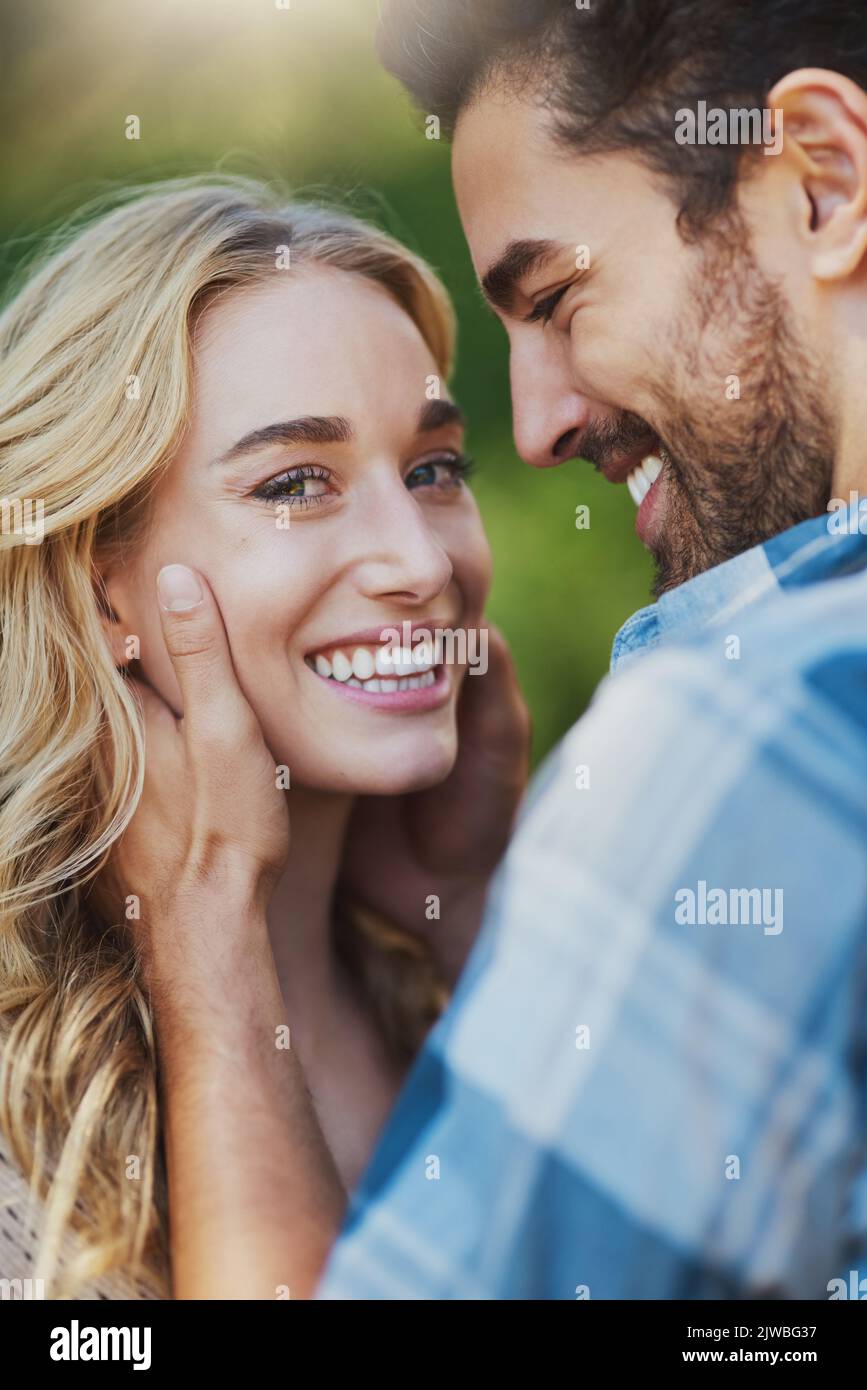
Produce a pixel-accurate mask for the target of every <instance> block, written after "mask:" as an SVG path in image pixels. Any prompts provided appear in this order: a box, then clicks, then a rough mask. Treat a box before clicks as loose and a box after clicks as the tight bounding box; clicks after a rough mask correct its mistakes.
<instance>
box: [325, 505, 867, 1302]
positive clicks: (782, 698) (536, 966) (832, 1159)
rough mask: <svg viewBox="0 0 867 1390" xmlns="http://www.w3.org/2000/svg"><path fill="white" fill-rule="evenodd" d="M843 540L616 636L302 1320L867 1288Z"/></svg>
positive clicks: (865, 1094)
mask: <svg viewBox="0 0 867 1390" xmlns="http://www.w3.org/2000/svg"><path fill="white" fill-rule="evenodd" d="M853 530H854V532H855V533H854V534H848V533H844V534H842V535H831V534H829V528H828V523H827V519H826V518H824V517H820V518H818V519H816V520H814V521H809V522H806V523H805V524H803V525H801V526H798V527H796V528H794V529H793V530H791V531H788V532H786V533H785V534H784V535H782V536H779V537H777V538H775V539H774V540H773V541H771V542H769V543H768V544H766V545H765V546H762V547H758V548H756V549H755V550H752V551H750V552H748V553H746V554H744V555H742V556H739V557H737V558H736V559H735V560H732V561H730V562H728V563H727V564H725V565H722V566H720V567H719V568H717V569H715V570H712V571H709V572H707V573H706V574H703V575H701V576H699V577H698V578H696V579H694V580H692V581H690V583H688V584H685V585H683V586H682V587H681V588H679V589H677V590H675V591H672V592H671V593H670V594H668V595H666V596H664V597H663V598H662V599H661V600H660V601H659V602H658V603H657V604H654V605H653V606H651V607H649V608H645V609H642V610H641V612H639V613H637V614H635V615H634V616H633V617H632V618H631V619H630V620H629V622H628V623H626V625H625V626H624V628H622V629H621V631H620V633H619V634H618V636H617V639H616V641H615V645H614V652H613V657H612V674H611V675H609V677H608V678H607V679H606V680H605V681H604V682H603V683H602V685H601V686H600V689H599V691H598V693H597V696H596V699H595V700H594V702H593V705H592V706H591V708H590V710H589V711H588V713H587V714H586V715H585V716H584V718H582V719H581V720H580V721H579V722H578V723H577V724H576V725H575V726H574V728H573V729H572V730H571V732H570V733H569V734H568V735H567V737H566V738H565V739H564V741H563V742H562V743H561V744H560V746H559V747H558V749H556V750H555V752H554V753H553V754H552V755H551V756H550V757H549V759H548V760H547V761H546V763H545V764H544V765H543V767H542V769H541V770H540V772H539V774H538V775H537V778H536V781H535V783H534V785H533V788H532V790H531V793H530V795H529V797H528V800H527V803H526V805H525V808H524V811H523V813H522V818H521V822H520V825H519V828H518V831H517V834H516V835H515V837H514V839H513V842H512V845H511V848H510V850H509V853H508V855H507V856H506V859H505V861H504V863H503V865H502V867H501V870H500V872H499V874H498V876H497V879H496V880H495V883H494V886H493V889H492V893H491V897H490V900H489V904H488V910H487V913H486V918H485V923H484V926H483V929H482V932H481V934H480V937H479V939H478V941H477V944H476V947H475V950H474V952H473V955H472V956H471V958H470V961H469V963H468V966H467V969H466V971H465V973H464V976H463V977H462V979H461V982H460V985H459V988H458V990H457V992H456V995H455V998H454V1000H453V1003H452V1006H451V1007H450V1009H449V1010H448V1011H447V1013H446V1015H445V1016H444V1018H443V1019H442V1020H441V1022H440V1023H439V1024H438V1026H437V1027H436V1028H435V1030H434V1031H433V1033H432V1034H431V1035H430V1037H429V1039H428V1042H427V1044H426V1046H425V1048H424V1049H423V1052H422V1053H421V1055H420V1057H419V1058H418V1060H417V1062H416V1064H415V1066H414V1068H413V1071H412V1073H411V1075H410V1077H409V1080H408V1082H407V1084H406V1086H405V1087H404V1090H403V1092H402V1095H401V1097H400V1098H399V1101H398V1104H397V1106H396V1109H395V1111H394V1112H393V1114H392V1117H391V1118H390V1120H389V1123H388V1124H387V1126H386V1129H385V1131H384V1133H383V1136H382V1138H381V1140H380V1143H379V1145H378V1148H377V1151H376V1153H375V1155H374V1158H373V1160H372V1162H371V1165H370V1166H369V1168H368V1171H367V1173H366V1174H365V1177H364V1179H363V1180H362V1183H361V1185H360V1187H359V1189H358V1191H357V1193H356V1194H355V1197H354V1199H353V1202H352V1206H351V1209H350V1212H349V1214H348V1218H347V1221H346V1225H345V1228H344V1231H343V1233H342V1235H341V1238H340V1240H339V1241H338V1243H337V1245H336V1247H335V1249H334V1251H333V1253H332V1256H331V1259H330V1262H329V1265H328V1268H327V1270H326V1273H325V1276H324V1278H323V1281H322V1283H321V1285H320V1288H319V1291H318V1297H319V1298H325V1299H341V1298H347V1299H364V1298H389V1299H401V1298H409V1299H412V1298H430V1299H452V1298H454V1299H489V1298H490V1299H494V1298H544V1299H548V1298H551V1299H575V1298H576V1297H582V1296H588V1295H589V1296H590V1297H592V1298H742V1297H750V1296H754V1295H761V1294H770V1295H774V1296H782V1297H806V1298H827V1297H828V1289H827V1286H828V1281H829V1280H830V1279H831V1278H832V1277H834V1276H837V1275H840V1276H842V1277H847V1276H848V1271H849V1269H851V1268H857V1269H859V1271H860V1276H861V1277H864V1276H867V1156H865V1146H867V1117H865V1111H867V997H865V994H867V990H865V978H867V970H865V965H867V960H865V956H867V930H865V923H867V537H865V536H862V535H860V534H858V532H857V517H856V519H855V522H854V526H853ZM581 767H586V768H587V770H588V772H587V774H585V775H584V776H583V777H582V776H581V775H578V774H577V773H576V769H578V768H581ZM588 777H589V786H578V785H577V783H578V782H580V781H587V780H588ZM701 883H704V884H705V885H706V890H705V892H706V895H709V894H710V893H711V891H712V890H713V889H721V890H723V892H722V893H720V894H719V895H717V900H718V901H719V900H724V901H725V903H726V904H727V905H728V904H730V903H731V902H732V900H733V897H734V893H733V890H747V889H754V888H758V889H767V890H771V891H770V892H769V893H768V895H767V898H766V901H767V902H778V903H780V904H781V915H780V919H779V920H780V921H781V922H782V930H774V929H773V928H772V927H771V924H770V918H768V917H767V916H766V915H761V914H759V913H757V912H754V913H753V916H752V918H751V919H750V920H747V921H743V920H737V921H732V917H733V916H734V915H736V914H735V913H734V912H733V910H732V909H731V908H730V907H729V906H727V908H726V914H725V915H724V916H723V919H722V920H713V916H712V914H711V913H710V912H708V913H707V917H708V918H709V919H710V920H707V921H704V922H702V921H697V922H695V923H694V924H693V923H691V922H686V923H684V922H683V921H682V920H681V921H678V919H677V917H676V911H677V907H676V905H677V902H678V901H681V899H679V898H678V897H677V896H676V895H678V894H679V893H680V891H681V890H684V889H692V890H693V892H694V893H696V894H699V893H700V891H701V890H700V884H701ZM778 890H779V892H781V894H782V896H781V898H780V897H779V896H777V897H775V893H776V892H777V891H778ZM759 900H760V899H759V898H756V896H755V895H754V896H753V899H752V900H751V901H753V902H758V901H759ZM743 916H744V913H743V912H741V918H742V917H743Z"/></svg>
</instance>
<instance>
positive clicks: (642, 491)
mask: <svg viewBox="0 0 867 1390" xmlns="http://www.w3.org/2000/svg"><path fill="white" fill-rule="evenodd" d="M661 472H662V459H659V458H657V457H656V455H655V454H648V456H647V458H645V459H642V460H641V463H639V465H638V467H637V468H633V470H632V472H631V473H630V475H629V477H628V478H627V479H626V486H627V487H628V488H629V495H630V497H631V498H632V500H633V502H634V503H635V505H636V507H640V506H641V504H642V502H643V501H644V499H645V497H646V496H647V494H648V493H649V491H650V489H651V488H652V487H653V484H654V483H655V482H656V480H657V478H658V477H659V475H660V473H661Z"/></svg>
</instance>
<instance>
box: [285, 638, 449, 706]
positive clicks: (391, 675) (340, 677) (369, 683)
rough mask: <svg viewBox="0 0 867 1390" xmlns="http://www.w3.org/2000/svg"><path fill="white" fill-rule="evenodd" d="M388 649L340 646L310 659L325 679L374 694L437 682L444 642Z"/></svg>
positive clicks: (413, 688)
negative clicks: (342, 647)
mask: <svg viewBox="0 0 867 1390" xmlns="http://www.w3.org/2000/svg"><path fill="white" fill-rule="evenodd" d="M385 651H386V649H385V648H383V647H355V648H354V650H353V651H352V652H346V651H342V650H340V648H337V649H336V650H334V651H332V652H331V655H330V656H325V655H324V653H322V652H317V653H316V654H315V655H314V656H312V657H309V658H308V662H309V664H310V665H312V666H313V668H314V669H315V671H316V672H317V674H318V675H320V676H323V677H324V678H325V679H326V680H336V681H339V682H340V683H341V684H346V685H351V686H354V687H355V688H360V689H362V690H367V691H368V692H370V693H371V694H374V695H380V694H381V695H389V694H392V693H393V692H395V691H397V690H418V689H420V688H421V687H422V686H425V685H433V684H434V682H435V681H436V671H435V670H434V667H435V666H438V665H440V663H441V662H442V656H443V653H442V647H441V643H438V642H434V643H431V642H419V643H418V644H417V645H416V646H415V647H412V648H409V647H401V648H399V649H397V650H394V651H392V650H391V649H389V650H388V655H386V654H385ZM392 658H393V659H392Z"/></svg>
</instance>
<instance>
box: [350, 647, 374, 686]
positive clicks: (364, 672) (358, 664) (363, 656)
mask: <svg viewBox="0 0 867 1390" xmlns="http://www.w3.org/2000/svg"><path fill="white" fill-rule="evenodd" d="M375 670H376V664H375V662H374V660H373V657H372V655H371V653H370V652H369V651H368V650H367V648H366V647H356V648H355V651H354V652H353V653H352V672H353V675H356V676H357V677H358V679H359V680H360V681H369V680H370V678H371V676H372V675H373V673H374V671H375Z"/></svg>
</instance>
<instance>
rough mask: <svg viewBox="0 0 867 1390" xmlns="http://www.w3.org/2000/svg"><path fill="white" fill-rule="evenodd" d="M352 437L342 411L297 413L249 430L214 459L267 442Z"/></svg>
mask: <svg viewBox="0 0 867 1390" xmlns="http://www.w3.org/2000/svg"><path fill="white" fill-rule="evenodd" d="M353 437H354V430H353V428H352V426H351V424H350V423H349V421H348V420H346V419H344V417H343V416H342V415H300V416H299V417H298V419H297V420H280V421H278V422H277V423H276V424H273V425H262V426H261V428H259V429H257V430H251V431H250V433H249V434H245V435H244V436H243V438H241V439H239V440H238V441H237V442H236V443H235V444H233V445H232V447H231V448H230V449H227V450H226V452H225V453H224V454H221V455H220V457H219V458H217V459H215V460H214V462H215V463H217V464H222V463H230V462H231V461H232V460H233V459H236V458H238V457H239V455H241V454H250V453H252V452H253V450H254V449H264V448H266V447H267V446H268V445H269V444H348V443H349V441H350V440H351V439H352V438H353Z"/></svg>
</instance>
